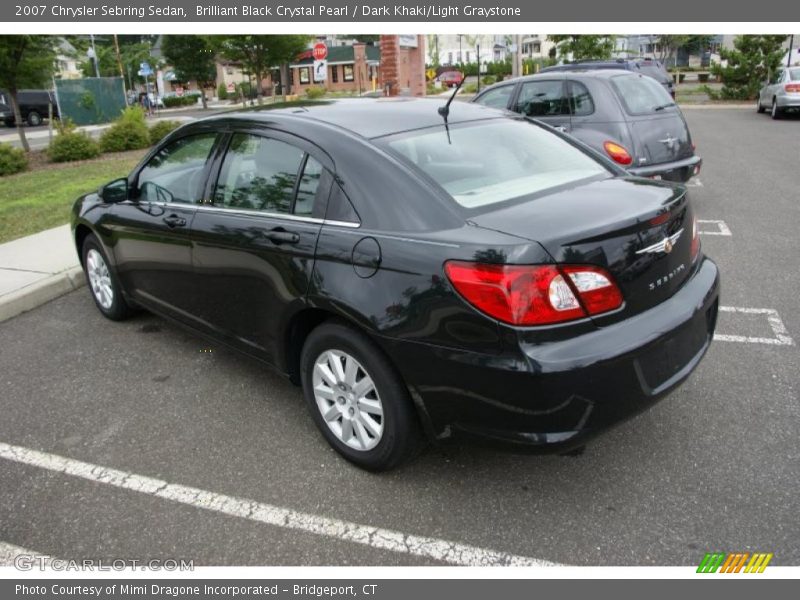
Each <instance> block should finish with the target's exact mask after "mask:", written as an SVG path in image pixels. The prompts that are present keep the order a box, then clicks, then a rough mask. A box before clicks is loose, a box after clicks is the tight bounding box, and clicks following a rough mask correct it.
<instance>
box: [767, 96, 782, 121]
mask: <svg viewBox="0 0 800 600" xmlns="http://www.w3.org/2000/svg"><path fill="white" fill-rule="evenodd" d="M770 116H771V117H772V118H773V119H780V118H781V109H780V108H778V101H777V100H776V99H775V98H773V99H772V110H771V111H770Z"/></svg>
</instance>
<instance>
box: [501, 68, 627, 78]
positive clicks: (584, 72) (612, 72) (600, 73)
mask: <svg viewBox="0 0 800 600" xmlns="http://www.w3.org/2000/svg"><path fill="white" fill-rule="evenodd" d="M566 73H569V76H570V77H587V78H588V77H591V78H592V79H611V78H612V77H617V76H619V75H625V76H627V77H637V76H638V73H635V72H632V71H628V70H627V69H590V68H587V69H578V68H570V69H563V70H560V69H553V70H552V71H550V70H543V71H542V72H541V73H535V74H533V75H525V76H523V77H517V78H516V79H511V80H509V81H529V80H535V79H543V78H546V77H552V76H553V75H556V74H558V75H560V76H562V77H566Z"/></svg>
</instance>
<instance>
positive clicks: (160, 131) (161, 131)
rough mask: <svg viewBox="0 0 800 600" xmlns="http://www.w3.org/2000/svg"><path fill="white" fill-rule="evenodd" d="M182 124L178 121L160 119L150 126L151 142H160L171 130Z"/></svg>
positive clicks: (152, 143) (153, 143)
mask: <svg viewBox="0 0 800 600" xmlns="http://www.w3.org/2000/svg"><path fill="white" fill-rule="evenodd" d="M178 126H180V123H178V121H159V122H158V123H156V124H154V125H153V126H152V127H150V144H151V145H155V144H157V143H158V142H160V141H161V140H162V139H163V138H164V137H165V136H166V135H167V134H168V133H169V132H170V131H172V130H173V129H175V128H176V127H178Z"/></svg>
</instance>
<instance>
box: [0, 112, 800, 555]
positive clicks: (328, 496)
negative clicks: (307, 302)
mask: <svg viewBox="0 0 800 600" xmlns="http://www.w3.org/2000/svg"><path fill="white" fill-rule="evenodd" d="M685 114H686V117H687V120H688V121H689V125H690V128H691V131H692V133H693V136H694V138H695V141H696V143H697V147H698V152H699V153H700V154H701V155H702V156H703V158H704V161H705V164H704V167H703V171H702V173H701V174H700V176H699V178H698V180H697V181H696V182H695V183H693V184H692V187H691V194H692V196H693V198H694V201H695V203H696V206H697V210H698V213H699V216H700V218H701V219H702V220H703V221H704V222H703V223H702V231H703V232H704V235H703V238H702V242H703V246H704V250H705V252H706V253H707V254H709V255H710V256H712V257H713V258H714V259H715V260H716V261H717V262H718V264H719V265H720V267H721V270H722V274H723V296H722V304H723V305H724V306H725V307H729V309H728V310H726V311H723V312H722V313H721V315H720V321H719V327H718V334H719V336H720V338H719V339H718V340H717V341H716V342H715V343H714V344H713V345H712V348H711V350H710V351H709V353H708V355H707V357H706V359H705V360H704V361H703V363H702V364H701V365H700V368H699V369H698V371H697V372H696V373H695V374H694V375H693V377H692V378H691V379H690V380H689V381H688V382H687V383H686V384H685V385H684V386H683V387H682V388H680V389H679V390H678V391H677V392H675V393H674V394H673V395H672V396H671V397H669V398H668V399H667V400H665V401H664V402H662V403H660V404H659V405H657V406H656V407H655V408H654V409H652V410H650V411H648V412H646V413H644V414H642V415H640V416H638V417H637V418H635V419H633V420H631V421H629V422H627V423H625V424H624V425H622V426H621V427H618V428H617V429H615V430H613V431H611V432H609V433H608V434H607V435H605V436H604V437H602V438H600V439H598V440H597V441H596V442H595V443H594V444H593V445H591V446H590V447H589V448H588V449H587V450H586V452H585V453H584V454H583V455H581V456H578V457H556V456H545V457H542V456H529V455H518V454H512V453H509V452H506V451H501V450H497V449H491V448H486V447H479V446H473V445H466V444H456V443H450V444H445V445H442V446H438V447H434V448H430V449H428V450H427V451H426V452H425V453H423V454H422V455H421V456H420V457H419V458H418V459H416V460H415V461H414V462H413V463H411V464H409V465H408V466H405V467H403V468H402V469H400V470H396V471H394V472H391V473H388V474H381V475H374V474H369V473H366V472H363V471H360V470H358V469H356V468H355V467H352V466H350V465H349V464H348V463H346V462H345V461H343V460H342V459H340V458H339V457H338V455H337V454H335V453H334V451H333V450H331V449H330V448H329V447H328V445H327V444H326V443H325V441H324V440H323V439H322V437H321V436H320V435H319V433H318V432H317V430H316V429H315V427H314V424H313V422H312V420H311V418H310V416H309V415H308V414H307V412H306V408H305V404H304V402H303V400H302V397H301V394H300V391H299V389H298V388H295V387H293V386H292V385H291V384H290V383H289V382H287V381H285V380H283V379H282V378H280V377H278V376H276V375H274V374H272V373H270V372H268V371H267V370H265V368H264V367H263V366H261V365H260V364H258V363H256V362H252V361H250V360H248V359H246V358H243V357H241V356H239V355H238V354H234V353H232V352H230V351H228V350H225V349H223V348H218V347H212V346H209V344H208V343H207V342H205V341H203V340H201V339H199V338H196V337H194V336H192V335H190V334H187V333H185V332H183V331H182V330H179V329H177V328H175V327H173V326H172V325H170V324H168V323H166V322H164V321H162V320H161V319H159V318H156V317H154V316H151V315H141V316H138V317H136V318H134V319H132V320H130V321H127V322H125V323H112V322H110V321H107V320H105V319H104V318H103V317H102V316H101V315H100V314H99V312H98V311H97V310H96V309H95V308H94V306H93V304H92V301H91V299H90V296H89V293H88V291H87V290H86V289H83V290H79V291H77V292H73V293H71V294H69V295H67V296H64V297H62V298H60V299H58V300H56V301H53V302H51V303H49V304H47V305H44V306H42V307H40V308H38V309H36V310H33V311H31V312H29V313H26V314H23V315H21V316H19V317H17V318H15V319H12V320H10V321H7V322H4V323H1V324H0V339H1V340H2V344H0V386H2V387H0V389H2V394H0V415H2V418H0V543H6V544H13V545H15V546H20V547H23V548H28V549H31V550H33V551H36V552H39V553H44V554H49V555H52V556H56V557H60V558H74V559H78V558H104V559H112V558H114V559H117V558H122V559H146V558H184V559H193V560H194V561H195V564H197V565H200V564H205V565H283V564H291V565H295V564H303V565H305V564H314V565H316V564H326V565H401V564H403V565H405V564H444V563H447V562H451V563H468V562H483V563H484V564H504V563H509V562H513V561H520V560H521V561H524V560H525V559H532V562H535V560H541V561H551V562H557V563H566V564H575V565H692V564H694V565H696V564H698V563H699V562H700V560H701V559H702V557H703V555H704V554H705V552H707V551H720V552H734V551H751V552H752V551H759V552H772V553H774V555H775V557H774V559H773V561H772V563H771V564H775V565H798V564H800V519H798V514H800V435H798V434H799V433H800V404H799V403H798V388H800V384H799V383H798V382H799V381H800V377H798V371H800V347H799V346H798V343H799V342H800V295H798V292H797V290H798V289H800V272H799V271H798V268H797V261H798V258H799V257H800V238H799V237H798V234H797V231H798V226H800V204H799V202H800V200H799V199H798V192H797V189H798V188H797V185H798V175H797V173H798V169H797V165H798V154H799V153H800V118H798V117H793V118H790V119H785V120H781V121H772V120H771V119H770V118H769V117H768V116H765V115H757V114H756V112H755V110H741V109H726V110H711V109H693V110H686V111H685ZM57 457H63V458H65V459H68V460H67V461H63V460H61V459H59V458H57ZM83 463H87V464H83ZM100 467H103V468H106V469H113V470H116V471H108V470H106V471H104V470H103V469H102V468H100ZM59 471H61V472H59ZM64 471H66V472H64ZM117 471H118V472H117ZM146 478H155V479H157V480H160V481H157V482H152V481H151V480H149V479H146ZM179 486H189V487H190V488H192V489H189V490H187V489H184V488H181V487H179ZM393 532H396V533H393Z"/></svg>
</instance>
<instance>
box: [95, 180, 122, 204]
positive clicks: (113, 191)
mask: <svg viewBox="0 0 800 600" xmlns="http://www.w3.org/2000/svg"><path fill="white" fill-rule="evenodd" d="M97 195H98V196H100V198H101V199H102V200H103V202H107V203H109V204H113V203H115V202H124V201H125V200H127V199H128V180H127V179H126V178H124V177H123V178H120V179H115V180H114V181H111V182H109V183H107V184H105V185H104V186H103V187H101V188H100V190H99V191H98V193H97Z"/></svg>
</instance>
